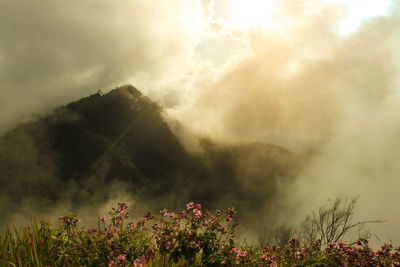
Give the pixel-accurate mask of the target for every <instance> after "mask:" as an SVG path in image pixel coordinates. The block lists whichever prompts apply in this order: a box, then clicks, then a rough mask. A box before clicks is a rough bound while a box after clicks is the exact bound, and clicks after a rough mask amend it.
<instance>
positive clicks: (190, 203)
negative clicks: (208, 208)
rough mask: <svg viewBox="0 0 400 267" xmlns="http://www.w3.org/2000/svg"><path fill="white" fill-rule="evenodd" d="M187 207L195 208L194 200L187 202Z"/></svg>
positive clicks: (189, 208)
mask: <svg viewBox="0 0 400 267" xmlns="http://www.w3.org/2000/svg"><path fill="white" fill-rule="evenodd" d="M186 208H187V209H188V210H191V209H193V208H194V202H189V203H187V204H186Z"/></svg>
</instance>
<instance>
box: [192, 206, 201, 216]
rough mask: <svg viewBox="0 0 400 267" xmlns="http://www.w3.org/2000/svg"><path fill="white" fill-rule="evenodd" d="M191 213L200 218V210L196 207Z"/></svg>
mask: <svg viewBox="0 0 400 267" xmlns="http://www.w3.org/2000/svg"><path fill="white" fill-rule="evenodd" d="M193 214H194V215H195V216H196V218H197V219H198V218H200V216H201V210H198V209H197V208H196V209H193Z"/></svg>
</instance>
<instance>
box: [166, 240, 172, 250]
mask: <svg viewBox="0 0 400 267" xmlns="http://www.w3.org/2000/svg"><path fill="white" fill-rule="evenodd" d="M171 245H172V243H171V242H170V241H168V242H167V243H165V245H164V246H165V249H167V250H168V249H170V248H171Z"/></svg>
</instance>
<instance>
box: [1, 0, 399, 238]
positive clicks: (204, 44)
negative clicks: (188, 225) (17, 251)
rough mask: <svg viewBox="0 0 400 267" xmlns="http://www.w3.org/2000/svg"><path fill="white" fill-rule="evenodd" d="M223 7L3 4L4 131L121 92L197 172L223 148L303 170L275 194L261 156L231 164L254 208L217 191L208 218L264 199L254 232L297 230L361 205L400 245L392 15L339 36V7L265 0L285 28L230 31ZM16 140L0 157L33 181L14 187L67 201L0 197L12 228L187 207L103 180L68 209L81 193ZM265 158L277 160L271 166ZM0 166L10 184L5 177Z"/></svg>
mask: <svg viewBox="0 0 400 267" xmlns="http://www.w3.org/2000/svg"><path fill="white" fill-rule="evenodd" d="M228 3H229V1H228V0H226V1H210V0H208V1H173V0H171V1H162V2H160V1H119V2H113V3H111V2H109V1H98V0H97V1H86V2H84V3H82V2H80V1H68V2H63V3H56V2H53V1H47V0H46V1H40V2H39V1H22V2H21V1H19V2H15V1H8V0H0V133H1V134H4V133H6V132H7V131H9V130H11V129H13V128H14V127H15V126H17V125H20V124H21V123H24V122H27V121H29V120H31V119H32V118H34V117H35V116H37V114H40V113H42V114H47V113H49V112H50V111H51V110H52V109H53V108H55V107H57V106H59V105H64V104H67V103H69V102H71V101H73V100H76V99H79V98H80V97H83V96H87V95H89V94H92V93H94V92H96V91H97V90H99V89H101V90H103V91H104V92H107V91H109V90H111V89H113V88H115V87H117V86H120V85H123V84H127V83H131V84H133V85H134V86H135V87H137V88H138V89H140V90H141V91H142V92H143V93H144V94H145V95H147V96H148V97H149V98H150V99H152V100H154V101H156V102H157V103H159V104H160V105H161V106H162V107H163V109H164V112H165V114H164V115H165V120H166V121H167V122H168V123H169V125H170V127H171V129H172V130H173V132H174V133H175V135H176V136H177V137H178V138H179V140H180V142H181V144H182V145H183V146H184V147H185V148H186V150H187V151H189V152H190V154H192V155H195V156H196V157H198V158H200V159H201V160H202V161H204V162H207V160H208V157H209V156H210V154H207V153H209V152H210V150H207V149H205V147H204V144H208V145H210V144H209V143H207V142H206V143H204V140H211V141H210V142H211V143H212V144H214V145H215V146H216V147H219V148H222V150H223V149H224V147H228V146H230V145H237V146H246V144H249V143H256V144H257V143H267V144H272V145H274V146H278V147H281V148H283V149H286V150H288V151H290V152H291V153H293V157H294V158H296V160H297V161H298V162H301V163H300V164H299V165H296V168H295V169H296V172H294V173H291V175H290V179H286V180H285V179H283V180H282V181H283V182H282V184H279V185H276V184H274V183H269V182H268V176H263V173H265V170H267V169H268V168H267V167H266V166H264V165H263V162H262V161H261V162H260V160H261V159H263V156H262V151H261V152H260V151H258V152H257V151H256V152H252V154H251V155H246V154H245V153H244V154H243V155H244V156H243V157H242V158H238V159H235V161H233V163H232V164H236V166H237V168H234V169H235V172H234V173H232V176H233V177H234V179H235V180H237V181H240V184H241V185H248V188H250V189H249V191H247V192H253V193H254V192H255V193H256V194H257V195H258V196H259V198H258V199H251V200H249V201H248V202H246V199H245V198H244V197H242V198H241V199H235V198H236V197H237V196H238V194H236V193H235V194H229V192H227V193H226V194H225V195H224V196H223V197H221V198H220V199H219V200H218V201H217V202H216V203H214V204H215V205H225V204H231V203H241V205H242V207H244V208H246V209H249V210H251V209H252V208H253V206H254V205H255V204H254V203H257V202H262V203H264V204H263V205H260V206H261V207H262V208H260V209H261V210H262V209H264V210H265V212H264V213H263V214H262V215H260V214H261V211H260V210H258V213H255V214H252V213H251V212H248V211H244V214H245V215H246V216H247V217H248V218H254V221H257V227H259V228H261V227H262V226H263V224H271V225H277V224H279V223H281V222H286V223H289V224H293V225H296V224H297V223H298V222H299V221H300V220H301V219H303V218H304V216H305V214H308V213H310V212H311V211H313V210H315V209H316V208H317V207H318V206H320V205H322V204H324V203H325V202H326V200H327V199H334V198H336V197H356V196H358V197H359V200H358V207H357V218H359V219H360V220H369V219H378V218H382V219H385V220H387V222H386V223H385V225H376V226H371V230H372V231H373V232H375V233H377V235H379V237H380V238H381V239H382V240H386V239H389V238H390V239H391V240H392V241H394V242H399V240H400V231H399V230H398V229H397V228H398V227H396V226H397V225H399V223H400V216H399V215H398V212H397V210H396V203H395V199H396V195H397V194H396V193H397V192H396V191H397V188H398V187H399V186H400V184H399V179H398V176H399V175H400V169H399V167H398V164H396V163H397V161H398V160H399V159H400V152H399V151H400V150H399V148H398V146H399V145H398V142H397V140H398V138H399V137H400V126H398V125H400V123H399V122H400V121H399V120H400V119H399V118H398V116H397V114H398V112H399V107H400V95H399V85H400V80H399V78H398V77H400V76H399V63H400V52H399V50H398V47H400V32H399V31H400V17H399V15H398V14H400V12H399V11H400V7H399V5H398V3H396V2H395V1H392V2H391V4H390V6H389V8H388V10H387V12H386V13H385V14H384V15H379V16H375V17H368V18H364V19H363V20H361V21H360V25H359V26H357V27H356V28H354V29H352V30H350V31H348V32H346V33H342V32H340V31H339V28H338V27H339V26H338V25H339V24H340V22H342V21H343V20H344V18H345V17H346V14H348V12H349V9H348V8H349V7H348V6H346V4H344V3H343V2H340V1H336V2H335V1H318V0H309V1H275V2H274V4H275V10H274V15H273V16H274V17H275V18H276V20H277V21H279V23H277V24H276V25H277V26H276V27H275V28H274V27H271V28H267V29H266V28H262V27H254V28H251V29H241V28H238V27H235V25H233V24H232V23H230V17H229V14H227V11H226V10H225V8H226V6H227V5H228ZM224 10H225V11H224ZM71 119H76V118H71ZM78 119H79V118H78ZM34 131H39V132H40V131H41V129H36V130H34ZM40 136H46V135H45V134H44V135H42V134H40ZM15 138H18V139H19V140H22V141H21V149H22V150H21V151H23V152H21V151H20V152H19V150H18V148H17V149H15V148H14V147H10V146H9V144H7V143H2V144H0V149H1V150H3V151H2V152H4V153H2V155H8V159H7V160H9V161H13V160H14V161H15V162H16V161H18V164H24V165H25V166H27V168H26V170H29V171H27V172H23V173H18V174H17V175H15V173H14V174H13V175H14V176H15V177H18V179H19V181H20V182H19V183H18V185H20V184H23V183H24V182H23V181H25V180H26V181H27V182H26V183H27V184H29V185H30V187H29V190H31V191H37V192H43V190H44V191H45V192H46V194H48V195H50V196H51V194H52V192H53V193H54V192H56V190H53V186H54V187H63V188H66V190H65V192H64V193H63V194H64V195H65V196H64V197H61V200H60V201H58V202H57V204H56V205H54V203H52V202H51V201H49V200H48V199H41V194H40V193H37V194H36V195H35V194H33V195H29V197H26V198H24V197H23V196H24V195H25V194H26V193H25V192H26V190H28V189H26V188H18V186H14V187H12V186H11V187H7V188H8V189H7V190H11V191H10V192H9V193H8V195H6V194H4V193H2V195H1V198H2V200H3V201H2V203H5V204H2V207H1V209H2V210H3V211H5V210H7V211H9V210H18V212H17V214H14V215H12V216H13V219H10V221H19V220H22V219H21V218H22V217H29V215H28V214H29V211H30V210H36V209H39V210H41V212H42V213H44V214H50V215H51V216H53V214H55V215H57V214H59V213H61V212H62V211H63V210H69V209H75V210H78V211H81V212H82V213H83V214H82V215H84V214H89V215H90V216H92V214H93V213H97V212H99V213H101V212H103V211H104V210H105V209H106V207H109V206H110V205H111V203H112V202H113V201H115V202H118V201H122V200H127V199H128V201H132V203H134V204H133V205H134V206H135V207H136V208H137V210H138V211H144V210H146V209H147V208H149V207H157V208H158V204H157V203H160V202H162V203H164V204H168V205H169V206H171V207H175V206H177V205H178V204H180V203H183V202H184V200H189V199H190V198H191V197H192V196H191V195H188V194H189V192H190V190H188V191H187V192H185V193H183V196H182V197H181V198H179V197H177V194H175V195H174V194H172V193H171V196H170V198H168V197H165V196H163V197H162V198H156V199H154V200H152V199H147V198H146V199H144V200H143V199H140V197H141V196H142V197H144V196H143V195H141V194H140V193H138V194H134V195H133V194H131V193H130V191H129V189H126V188H129V186H128V187H127V186H126V184H123V182H121V181H114V182H112V183H111V184H108V185H107V187H103V186H100V184H101V185H103V184H102V183H103V181H102V180H101V177H100V178H93V179H94V180H89V181H87V184H86V185H85V186H84V187H83V188H85V189H84V190H88V191H90V188H93V185H94V184H95V185H96V186H97V185H98V186H97V187H98V189H99V190H97V191H96V193H95V194H94V195H93V196H91V201H90V204H89V205H82V206H79V207H76V206H74V204H72V203H71V196H72V195H73V194H74V192H75V191H77V190H78V188H82V187H81V185H77V184H74V183H73V182H66V181H63V180H62V179H61V178H60V177H58V176H57V169H58V166H59V162H58V159H57V155H56V154H54V153H55V152H54V151H51V150H50V148H48V145H47V142H48V140H46V138H44V139H43V140H41V143H40V144H41V145H40V147H38V146H37V145H36V143H35V142H33V141H32V138H34V137H32V136H31V134H29V135H27V134H26V133H25V132H21V133H20V134H19V135H18V136H15ZM41 138H42V137H41ZM200 140H203V141H200ZM208 149H210V146H208ZM47 150H48V151H47ZM227 150H229V149H227ZM251 150H254V151H255V149H254V148H252V149H251ZM26 151H28V152H29V153H27V152H26ZM38 151H42V152H43V151H46V152H45V155H46V157H45V158H40V157H39V156H38V155H39V154H38V153H39V152H38ZM227 153H228V152H227ZM21 155H23V157H21ZM10 159H12V160H10ZM2 160H4V159H2ZM275 160H276V161H277V162H278V163H277V164H280V163H281V162H285V160H286V159H285V158H284V157H282V158H281V157H280V156H279V155H276V158H275ZM285 166H286V165H285ZM298 166H301V168H300V170H299V169H298V168H299V167H298ZM104 168H106V166H105V167H104ZM0 169H2V175H3V176H4V177H6V176H7V175H8V174H7V171H10V170H9V169H5V168H4V167H3V168H0ZM16 169H17V168H16ZM289 171H290V170H289ZM99 173H101V171H99ZM100 176H101V175H100ZM293 176H295V177H293ZM260 177H261V178H260ZM24 179H25V180H24ZM96 179H98V180H96ZM50 180H51V181H52V182H51V184H49V183H48V181H50ZM252 180H257V181H263V182H265V181H267V182H265V184H263V187H261V188H263V189H265V188H268V187H270V189H271V191H268V190H264V191H265V192H268V194H267V193H265V192H264V191H263V190H256V189H255V188H252V186H253V185H254V183H252V182H251V181H252ZM274 181H275V180H274ZM191 186H194V185H191ZM219 186H220V185H218V186H217V187H215V188H220V187H219ZM36 188H37V189H36ZM107 188H108V189H110V188H112V189H110V190H108V189H107ZM124 188H125V189H126V190H124ZM215 188H213V185H212V183H211V184H210V185H209V186H208V187H205V188H204V189H203V190H204V191H207V190H209V193H210V195H213V194H217V192H216V189H215ZM12 190H14V191H12ZM41 190H42V191H41ZM272 192H275V193H272ZM88 194H89V193H88ZM10 195H14V196H16V197H17V198H21V197H22V198H23V200H22V202H21V203H23V204H21V205H18V206H13V205H12V203H13V201H12V199H11V198H10V197H9V196H10ZM89 195H90V194H89ZM178 195H179V194H178ZM239 195H240V194H239ZM103 197H104V198H106V199H105V200H103V202H102V204H101V205H100V206H97V205H96V202H97V201H98V200H99V199H102V198H103ZM160 199H162V201H160ZM146 203H147V205H146ZM128 204H129V202H128ZM21 207H24V208H23V210H20V209H21ZM167 208H168V207H167ZM221 208H225V206H223V207H221ZM55 215H54V216H55ZM10 216H11V215H10ZM54 216H53V217H54Z"/></svg>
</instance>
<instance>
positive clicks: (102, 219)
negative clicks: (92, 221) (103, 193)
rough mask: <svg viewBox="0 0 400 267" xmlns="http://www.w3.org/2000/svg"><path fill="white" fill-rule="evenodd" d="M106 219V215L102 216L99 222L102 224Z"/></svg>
mask: <svg viewBox="0 0 400 267" xmlns="http://www.w3.org/2000/svg"><path fill="white" fill-rule="evenodd" d="M106 219H107V218H106V215H103V216H101V217H100V220H101V221H102V222H103V223H105V222H106Z"/></svg>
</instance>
